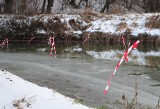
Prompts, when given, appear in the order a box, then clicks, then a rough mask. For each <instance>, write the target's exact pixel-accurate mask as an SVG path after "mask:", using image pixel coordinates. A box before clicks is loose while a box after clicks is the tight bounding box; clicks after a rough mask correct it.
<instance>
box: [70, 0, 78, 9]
mask: <svg viewBox="0 0 160 109" xmlns="http://www.w3.org/2000/svg"><path fill="white" fill-rule="evenodd" d="M75 2H76V0H71V1H70V2H69V4H70V5H72V6H73V7H74V8H77V7H78V6H77V5H76V3H75Z"/></svg>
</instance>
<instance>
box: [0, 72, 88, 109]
mask: <svg viewBox="0 0 160 109" xmlns="http://www.w3.org/2000/svg"><path fill="white" fill-rule="evenodd" d="M0 92H1V93H0V98H1V102H0V108H1V109H15V108H19V109H21V108H23V109H31V108H32V109H90V108H89V107H87V106H83V105H81V104H79V103H78V102H76V100H73V99H70V98H68V97H65V96H63V95H61V94H60V93H58V92H55V91H53V90H51V89H48V88H44V87H40V86H37V85H35V84H33V83H30V82H28V81H25V80H23V79H21V78H19V77H17V76H15V75H13V74H11V73H9V72H7V71H5V70H0Z"/></svg>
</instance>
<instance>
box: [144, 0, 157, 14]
mask: <svg viewBox="0 0 160 109" xmlns="http://www.w3.org/2000/svg"><path fill="white" fill-rule="evenodd" d="M143 8H144V9H145V12H160V0H143Z"/></svg>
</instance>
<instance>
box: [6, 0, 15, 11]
mask: <svg viewBox="0 0 160 109" xmlns="http://www.w3.org/2000/svg"><path fill="white" fill-rule="evenodd" d="M13 2H14V0H5V11H4V12H5V13H8V14H11V13H13V10H12V6H13Z"/></svg>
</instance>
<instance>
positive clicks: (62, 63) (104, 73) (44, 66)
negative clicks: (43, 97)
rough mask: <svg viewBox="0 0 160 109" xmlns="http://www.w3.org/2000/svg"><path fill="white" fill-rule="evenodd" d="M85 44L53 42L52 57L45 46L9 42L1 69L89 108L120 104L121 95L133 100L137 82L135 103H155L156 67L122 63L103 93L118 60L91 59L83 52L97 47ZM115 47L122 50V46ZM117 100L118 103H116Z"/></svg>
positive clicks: (158, 91)
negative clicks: (106, 91) (54, 45)
mask: <svg viewBox="0 0 160 109" xmlns="http://www.w3.org/2000/svg"><path fill="white" fill-rule="evenodd" d="M98 46H99V45H97V46H96V47H98ZM87 47H88V48H86V47H85V48H84V46H83V47H82V46H81V44H78V43H74V44H62V43H61V44H56V49H57V57H56V58H55V57H54V56H49V49H50V48H49V46H48V45H42V44H40V45H22V44H21V45H10V46H9V47H8V49H5V48H4V49H1V51H0V68H1V69H5V70H7V71H9V72H12V73H13V74H15V75H17V76H19V77H21V78H24V79H25V80H28V81H30V82H33V83H35V84H38V85H39V86H43V87H48V88H51V89H53V90H56V91H58V92H60V93H61V94H64V95H66V96H69V97H71V98H74V99H76V100H78V101H79V102H82V103H84V104H85V105H88V106H91V107H100V106H102V105H107V106H108V107H110V108H118V107H119V106H122V104H123V102H124V101H123V100H122V95H123V94H124V95H125V96H126V98H127V99H128V100H131V99H133V98H134V96H135V84H136V83H137V91H138V98H137V100H138V102H139V103H141V104H144V105H150V106H154V107H155V106H156V104H157V102H158V98H159V96H160V81H159V80H160V79H159V78H160V71H159V69H156V68H149V67H146V66H140V65H135V64H134V63H132V62H129V63H127V64H126V63H125V62H124V63H123V64H122V65H121V66H120V69H119V70H118V71H117V73H116V74H115V76H114V78H113V79H112V81H111V86H110V89H109V92H108V94H107V95H104V94H103V90H104V89H105V87H106V84H107V81H108V79H109V77H110V75H111V73H112V72H113V71H114V68H115V66H116V64H117V61H116V60H112V59H111V60H108V59H96V58H93V57H92V56H90V55H88V54H87V52H86V51H87V50H94V51H97V49H96V48H93V47H92V48H91V47H89V46H87ZM103 47H108V48H107V49H112V50H115V49H114V48H117V47H111V46H103ZM117 49H119V50H122V47H118V48H117ZM152 49H153V48H152ZM98 50H103V48H102V49H99V48H98ZM145 50H146V49H145ZM149 50H150V48H149ZM154 50H155V48H154ZM135 81H136V82H135ZM117 101H119V103H115V102H117Z"/></svg>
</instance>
